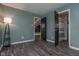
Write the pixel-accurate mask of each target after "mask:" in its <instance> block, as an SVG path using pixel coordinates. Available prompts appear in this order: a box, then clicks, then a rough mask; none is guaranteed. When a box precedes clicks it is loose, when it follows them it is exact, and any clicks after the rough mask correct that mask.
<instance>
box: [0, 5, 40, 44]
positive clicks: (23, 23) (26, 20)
mask: <svg viewBox="0 0 79 59" xmlns="http://www.w3.org/2000/svg"><path fill="white" fill-rule="evenodd" d="M0 15H2V16H4V17H6V16H7V17H11V18H12V23H11V24H10V32H11V34H10V36H11V42H12V43H13V42H18V41H25V40H32V39H33V38H34V35H33V34H34V27H33V26H32V25H33V18H34V16H39V15H36V14H33V13H30V12H26V11H23V10H19V9H14V8H11V7H7V6H3V5H0ZM0 43H1V42H0Z"/></svg>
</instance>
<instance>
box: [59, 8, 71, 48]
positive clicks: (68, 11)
mask: <svg viewBox="0 0 79 59" xmlns="http://www.w3.org/2000/svg"><path fill="white" fill-rule="evenodd" d="M67 11H68V16H69V18H68V21H69V26H68V27H69V30H68V32H69V42H68V43H69V48H70V47H71V45H70V9H67V10H64V11H61V12H58V14H60V13H64V12H67Z"/></svg>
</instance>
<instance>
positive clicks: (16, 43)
mask: <svg viewBox="0 0 79 59" xmlns="http://www.w3.org/2000/svg"><path fill="white" fill-rule="evenodd" d="M31 41H34V39H31V40H25V41H19V42H13V43H11V44H12V45H14V44H20V43H25V42H31Z"/></svg>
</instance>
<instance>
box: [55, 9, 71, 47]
mask: <svg viewBox="0 0 79 59" xmlns="http://www.w3.org/2000/svg"><path fill="white" fill-rule="evenodd" d="M55 15H56V16H57V17H56V18H55V19H56V20H57V21H58V22H57V23H56V22H55V24H58V26H57V28H58V31H57V30H56V29H55V36H58V37H56V38H55V46H63V47H69V46H70V35H69V34H70V33H69V32H70V26H69V25H70V23H69V20H70V9H68V10H64V11H61V12H58V13H56V14H55ZM56 20H55V21H56Z"/></svg>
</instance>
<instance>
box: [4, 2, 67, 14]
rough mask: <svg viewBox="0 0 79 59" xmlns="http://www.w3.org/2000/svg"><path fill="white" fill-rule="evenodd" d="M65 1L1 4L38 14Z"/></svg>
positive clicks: (44, 12) (50, 9)
mask: <svg viewBox="0 0 79 59" xmlns="http://www.w3.org/2000/svg"><path fill="white" fill-rule="evenodd" d="M66 4H67V3H3V5H6V6H9V7H13V8H17V9H21V10H25V11H28V12H32V13H35V14H38V15H43V14H46V13H48V12H50V11H53V10H55V9H57V8H59V7H62V6H64V5H66Z"/></svg>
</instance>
